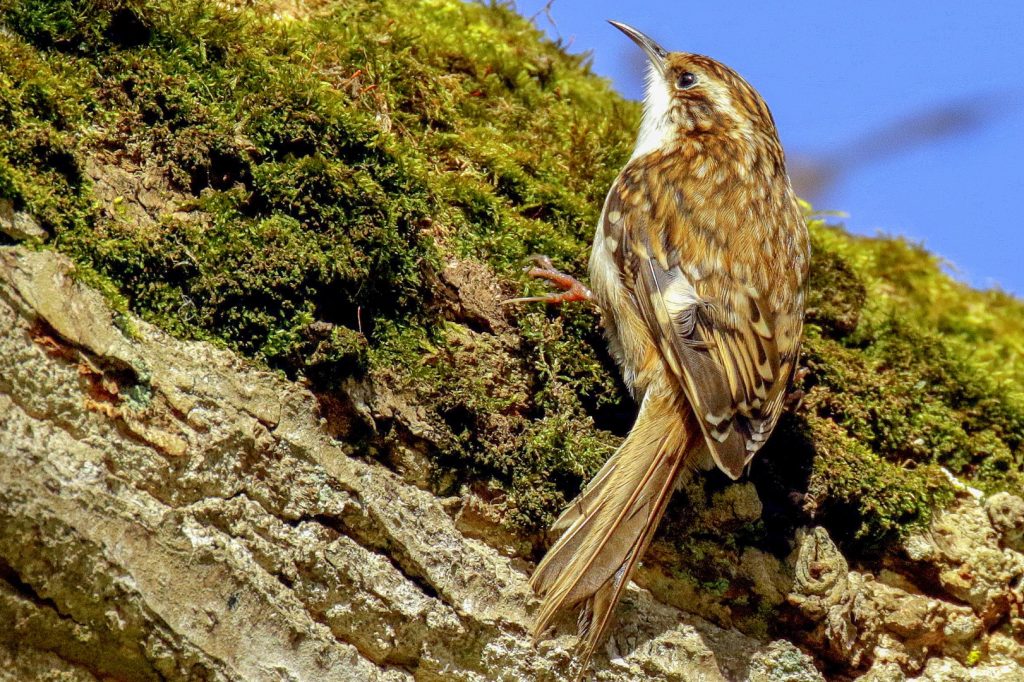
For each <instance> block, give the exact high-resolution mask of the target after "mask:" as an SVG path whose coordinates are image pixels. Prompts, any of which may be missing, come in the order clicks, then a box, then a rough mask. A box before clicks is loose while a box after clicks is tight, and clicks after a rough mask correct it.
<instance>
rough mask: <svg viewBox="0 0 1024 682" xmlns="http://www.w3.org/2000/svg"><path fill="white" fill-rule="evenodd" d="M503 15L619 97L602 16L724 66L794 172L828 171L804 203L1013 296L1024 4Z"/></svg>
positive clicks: (628, 7) (1023, 275)
mask: <svg viewBox="0 0 1024 682" xmlns="http://www.w3.org/2000/svg"><path fill="white" fill-rule="evenodd" d="M515 4H516V7H517V8H518V9H519V11H520V12H521V13H522V14H524V15H526V16H532V15H534V14H537V13H538V12H540V14H538V15H537V17H536V19H535V22H536V24H537V25H538V26H539V27H540V28H542V29H544V30H545V31H547V32H548V33H549V34H550V35H552V36H553V37H558V36H560V37H561V38H562V40H563V41H565V42H569V41H571V43H570V46H569V49H570V51H572V52H584V51H589V52H590V53H591V55H592V59H593V68H594V70H595V71H596V72H597V73H598V74H601V75H603V76H606V77H608V78H610V79H611V80H612V82H613V83H614V85H615V87H616V88H617V89H618V90H619V91H620V92H622V93H623V94H624V95H626V96H627V97H630V98H633V99H639V98H640V96H641V86H642V84H641V79H640V75H639V73H640V72H639V69H640V67H641V64H642V63H643V62H642V59H641V55H640V51H639V50H638V49H637V48H636V47H635V46H634V45H633V44H632V43H631V42H630V41H629V40H628V39H627V38H626V37H625V36H624V35H622V34H621V33H619V32H618V31H617V30H616V29H614V28H613V27H611V26H610V25H608V24H607V23H606V22H605V19H618V20H620V21H624V22H626V23H628V24H631V25H633V26H635V27H636V28H638V29H640V30H641V31H644V32H646V33H647V34H648V35H650V36H651V37H653V38H654V39H656V40H658V41H659V42H660V43H661V44H662V45H663V46H664V47H665V48H666V49H670V50H685V51H688V52H698V53H702V54H707V55H710V56H712V57H715V58H716V59H719V60H720V61H723V62H725V63H727V64H729V65H730V66H732V67H733V68H735V69H736V70H737V71H739V72H740V73H741V74H743V76H744V77H745V78H746V79H747V80H748V81H750V83H751V84H752V85H754V87H755V88H757V89H758V90H759V91H760V92H761V94H762V95H763V96H764V97H765V99H766V100H767V102H768V104H769V106H770V107H771V109H772V112H773V113H774V115H775V119H776V122H777V123H778V127H779V133H780V136H781V137H782V142H783V144H784V145H785V147H786V149H787V153H788V154H789V157H790V162H791V170H792V171H793V174H794V175H795V176H796V175H798V174H800V173H799V170H800V169H805V170H806V169H813V168H815V167H820V168H830V169H837V168H838V169H840V170H841V172H839V173H838V174H837V177H835V178H834V179H833V181H832V182H830V183H827V184H826V186H825V188H824V189H823V190H822V191H820V192H818V193H817V196H815V197H814V200H815V205H816V207H818V208H821V209H831V210H839V211H844V212H846V213H848V214H849V217H848V218H847V219H846V220H845V222H846V225H847V227H848V228H849V229H851V230H852V231H854V232H858V233H862V234H875V233H877V232H879V231H882V232H886V233H889V234H901V235H905V236H907V237H909V238H910V239H912V240H914V241H918V242H923V243H924V245H925V246H926V247H927V248H929V249H930V250H932V251H933V252H935V253H938V254H940V255H941V256H943V257H944V258H946V259H947V260H949V261H950V262H951V263H952V268H953V272H954V274H955V275H956V276H957V277H959V278H961V279H964V280H966V281H968V282H970V283H972V284H973V285H975V286H979V287H989V286H999V287H1001V288H1003V289H1006V290H1008V291H1011V292H1014V293H1016V294H1017V295H1024V267H1022V262H1024V216H1022V210H1021V209H1022V208H1024V2H1020V1H1019V0H1018V1H1016V2H1009V1H1005V0H999V1H995V2H973V3H965V2H949V1H943V2H919V1H903V2H876V1H868V2H859V3H857V2H842V3H839V2H796V1H788V2H787V1H777V2H685V1H680V0H649V1H648V2H633V3H623V2H621V1H619V2H613V1H612V0H590V1H586V0H553V2H552V3H551V4H550V15H551V17H552V18H553V19H554V22H555V25H554V26H553V25H552V24H551V23H550V22H549V20H548V19H547V17H546V16H545V15H544V13H543V12H542V10H543V8H544V6H545V5H546V4H548V3H547V0H516V3H515ZM934 130H938V131H942V132H944V134H942V135H935V134H932V133H931V131H934ZM816 164H817V165H816ZM805 177H806V176H805ZM819 177H820V175H819Z"/></svg>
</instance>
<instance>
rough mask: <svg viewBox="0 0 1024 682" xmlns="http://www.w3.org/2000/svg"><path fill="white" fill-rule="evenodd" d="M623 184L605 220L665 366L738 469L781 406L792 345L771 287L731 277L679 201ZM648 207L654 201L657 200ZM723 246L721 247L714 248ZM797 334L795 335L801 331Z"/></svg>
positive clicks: (716, 447)
mask: <svg viewBox="0 0 1024 682" xmlns="http://www.w3.org/2000/svg"><path fill="white" fill-rule="evenodd" d="M631 191H632V192H637V191H642V190H640V189H638V188H636V186H635V185H634V186H633V187H632V188H627V187H624V186H622V185H620V184H618V183H617V186H616V187H613V188H612V191H611V193H610V194H609V198H608V203H607V205H606V209H605V218H604V225H603V229H605V233H606V234H611V235H614V237H615V238H614V239H612V240H607V241H610V242H611V243H614V244H615V246H616V248H617V249H618V253H617V254H615V255H616V257H617V259H618V263H619V267H620V269H621V273H622V281H623V284H624V285H625V287H626V289H627V290H629V291H630V293H631V294H632V297H633V300H634V302H635V304H636V306H637V308H638V309H639V311H640V314H641V316H642V318H643V319H644V321H645V323H646V325H647V327H648V329H649V331H650V333H651V335H652V337H653V339H654V341H655V343H656V344H657V345H658V348H659V350H660V352H661V356H662V358H663V360H664V362H665V364H666V366H667V367H668V368H669V369H670V370H671V371H672V373H673V374H674V375H675V377H676V378H677V380H678V382H679V384H680V385H681V386H682V388H683V390H684V392H685V394H686V397H687V399H688V400H689V403H690V405H691V407H692V409H693V411H694V414H695V415H696V417H697V421H698V423H699V424H700V427H701V430H702V431H703V433H704V438H705V440H706V441H707V444H708V448H709V449H710V451H711V454H712V456H713V457H714V460H715V463H716V464H717V465H718V466H719V468H721V469H722V471H724V472H725V473H726V474H728V475H729V476H731V477H732V478H738V477H739V476H740V474H742V472H743V468H744V467H745V466H746V464H747V462H749V461H750V459H751V458H752V457H753V456H754V455H755V454H756V453H757V451H758V450H759V449H760V448H761V446H762V445H763V444H764V442H765V441H766V440H767V439H768V436H769V435H770V434H771V432H772V429H773V428H774V427H775V423H776V421H777V420H778V418H779V415H780V413H781V412H782V405H783V399H784V392H785V387H786V384H787V382H788V380H789V375H790V374H791V372H792V366H793V361H794V357H793V356H794V355H795V350H793V349H788V348H787V349H784V352H782V353H780V349H779V343H778V339H777V338H776V334H775V324H774V322H775V321H774V319H773V317H772V315H771V313H770V309H769V307H768V305H767V302H766V300H765V299H764V297H763V296H764V293H765V292H758V291H757V290H756V289H754V288H753V287H752V286H749V285H742V284H740V283H739V282H736V281H734V280H733V279H732V278H731V277H730V276H729V273H728V272H726V271H725V268H724V266H722V265H721V264H715V263H712V262H709V260H710V259H713V258H721V257H722V256H721V253H722V251H723V249H718V250H717V251H716V250H715V249H708V248H706V244H702V243H701V242H700V240H699V239H698V238H697V237H694V238H693V239H688V235H690V234H694V235H696V234H699V232H700V231H699V230H696V229H694V226H692V225H689V224H687V221H688V220H689V219H690V218H689V217H688V213H687V212H686V211H683V210H661V211H659V210H658V207H659V206H663V205H664V202H660V203H659V202H658V201H650V200H649V199H641V198H638V197H636V196H630V192H631ZM652 207H654V208H653V209H652ZM716 254H717V255H716ZM798 337H799V335H797V338H798Z"/></svg>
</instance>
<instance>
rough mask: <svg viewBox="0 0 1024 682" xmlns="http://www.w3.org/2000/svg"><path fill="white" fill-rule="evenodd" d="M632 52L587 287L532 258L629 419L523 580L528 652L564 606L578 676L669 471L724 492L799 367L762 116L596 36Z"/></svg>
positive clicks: (650, 531)
mask: <svg viewBox="0 0 1024 682" xmlns="http://www.w3.org/2000/svg"><path fill="white" fill-rule="evenodd" d="M610 23H611V24H612V25H613V26H615V27H616V28H617V29H619V30H620V31H622V32H623V33H625V34H626V35H627V36H628V37H629V38H630V39H632V40H633V42H635V43H636V44H637V45H638V46H639V47H640V48H641V49H642V50H643V51H644V52H645V53H646V55H647V58H648V68H647V82H646V91H645V95H644V100H643V115H642V119H641V123H640V129H639V133H638V135H637V140H636V145H635V148H634V150H633V154H632V156H631V157H630V159H629V160H628V162H627V163H626V165H625V166H624V167H623V168H622V170H621V172H620V173H619V175H618V177H617V178H616V179H615V181H614V183H613V184H612V186H611V188H610V190H609V192H608V195H607V198H606V199H605V203H604V209H603V211H602V214H601V217H600V220H599V221H598V225H597V229H596V231H595V235H594V241H593V246H592V250H591V256H590V264H589V275H590V286H589V287H588V286H585V285H584V284H582V283H581V282H579V281H578V280H576V279H575V278H574V277H572V276H571V275H567V274H565V273H562V272H560V271H559V270H557V269H555V268H554V266H553V264H552V263H551V261H550V259H548V258H546V257H536V258H535V262H534V266H533V267H532V268H530V270H529V274H530V275H533V276H535V277H540V278H543V279H547V280H549V281H550V282H552V283H553V284H554V285H556V286H557V287H558V288H559V289H561V292H559V293H550V294H548V295H545V296H533V297H524V298H518V299H512V300H513V301H515V302H524V301H545V302H548V303H564V302H567V301H590V302H592V303H594V304H596V305H597V307H598V308H599V310H600V312H601V319H602V324H603V326H604V329H605V333H606V337H607V340H608V344H609V349H610V352H611V355H612V357H613V358H614V359H615V362H616V363H617V365H618V367H619V369H620V371H621V373H622V376H623V379H624V382H625V384H626V386H627V387H628V389H629V390H630V392H631V393H632V395H633V397H634V399H635V400H636V401H637V402H638V403H639V411H638V414H637V418H636V422H635V423H634V425H633V427H632V429H631V430H630V431H629V433H628V435H627V436H626V438H625V440H624V441H623V442H622V444H621V446H620V447H619V448H618V449H617V450H616V451H615V452H614V454H612V456H611V457H610V458H609V459H608V461H607V462H606V463H605V464H604V465H603V467H602V468H601V469H600V470H599V471H598V473H597V474H596V475H595V476H594V478H593V479H592V480H591V481H590V482H589V484H588V485H587V486H586V487H585V488H584V490H583V491H582V492H581V493H580V494H579V496H578V497H576V498H575V499H574V500H573V501H572V502H571V503H570V504H569V506H568V507H567V508H566V509H565V510H564V511H563V512H562V514H561V516H559V517H558V519H557V520H556V521H555V523H554V525H553V526H552V532H553V533H558V534H560V537H559V538H558V540H557V541H556V542H555V543H554V545H553V546H551V548H550V549H549V550H548V552H547V553H546V555H545V556H544V558H543V559H542V560H541V562H540V563H539V564H538V566H537V568H536V569H535V571H534V573H533V575H532V577H531V579H530V583H531V585H532V586H533V588H534V591H535V592H536V594H537V595H538V597H539V598H540V608H539V611H538V614H537V617H536V623H535V626H534V632H533V634H534V639H535V640H539V639H541V638H542V637H543V635H544V633H545V632H547V631H548V629H549V628H550V627H551V625H552V623H553V621H554V619H555V618H556V617H557V616H558V615H559V614H560V613H562V612H564V611H567V610H571V609H574V608H579V616H578V634H579V639H578V644H577V654H578V656H577V660H578V662H579V666H580V673H579V675H580V676H582V675H583V673H584V671H585V670H586V669H587V668H588V666H589V663H590V660H591V658H592V656H593V654H594V652H595V650H596V648H597V646H598V644H599V643H600V642H601V641H602V638H603V635H604V634H605V632H606V631H607V629H608V627H609V624H610V622H611V617H612V614H613V611H614V609H615V606H616V604H617V603H618V602H619V599H620V598H621V596H622V594H623V591H624V589H625V587H626V585H627V584H628V583H629V581H630V579H631V577H632V576H633V574H634V572H635V571H636V568H637V565H638V563H639V561H640V559H641V557H642V556H643V554H644V552H645V551H646V549H647V547H648V545H649V544H650V542H651V539H652V537H653V536H654V533H655V530H656V528H657V526H658V523H659V522H660V520H661V517H662V516H663V515H664V512H665V509H666V506H667V505H668V501H669V499H670V497H671V495H672V492H673V491H674V489H675V488H676V486H677V484H678V483H679V481H680V480H681V479H682V477H683V476H684V474H687V473H688V472H691V471H694V470H695V469H697V468H698V467H705V468H711V467H713V466H715V465H717V467H718V468H719V469H721V470H722V471H723V472H724V473H725V474H726V475H727V476H728V477H729V478H731V479H734V480H735V479H737V478H739V477H740V476H741V475H742V474H743V472H744V470H745V469H746V468H747V466H748V464H749V463H750V461H751V459H752V458H753V457H754V456H755V455H756V454H757V452H758V451H759V450H760V449H761V448H762V447H763V446H764V444H765V442H766V441H767V440H768V437H769V436H770V435H771V433H772V431H773V429H774V428H775V425H776V423H777V422H778V419H779V417H780V415H781V413H782V412H783V410H784V406H785V402H786V396H787V387H788V385H789V383H790V380H791V378H792V375H793V373H794V370H795V368H796V367H797V365H798V356H799V351H800V340H801V334H802V328H803V317H804V315H803V313H804V299H805V289H806V281H807V273H808V266H809V261H810V240H809V236H808V232H807V227H806V224H805V222H804V219H803V214H802V211H801V209H800V205H799V203H798V201H797V198H796V195H795V194H794V191H793V189H792V186H791V184H790V180H789V176H788V175H787V172H786V163H785V156H784V153H783V149H782V145H781V143H780V141H779V136H778V132H777V130H776V126H775V122H774V119H773V118H772V114H771V112H770V111H769V109H768V106H767V105H766V104H765V102H764V100H763V99H762V97H761V96H760V95H759V94H758V92H757V91H756V90H754V88H753V87H751V86H750V85H749V84H748V83H747V81H745V80H744V79H743V78H742V77H741V76H740V75H739V74H738V73H736V71H734V70H733V69H731V68H729V67H727V66H725V65H724V64H722V63H720V62H718V61H716V60H714V59H712V58H710V57H706V56H702V55H698V54H691V53H687V52H668V51H666V50H665V49H663V48H662V47H661V46H660V45H658V44H657V43H656V42H655V41H654V40H652V39H651V38H649V37H648V36H646V35H645V34H643V33H641V32H640V31H638V30H637V29H635V28H633V27H631V26H628V25H626V24H623V23H620V22H616V21H611V22H610Z"/></svg>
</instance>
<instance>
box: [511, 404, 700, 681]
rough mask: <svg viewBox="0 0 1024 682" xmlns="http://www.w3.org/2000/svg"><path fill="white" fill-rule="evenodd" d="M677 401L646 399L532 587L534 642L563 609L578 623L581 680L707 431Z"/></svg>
mask: <svg viewBox="0 0 1024 682" xmlns="http://www.w3.org/2000/svg"><path fill="white" fill-rule="evenodd" d="M690 421H691V418H690V417H689V416H687V411H686V410H685V409H680V406H679V405H678V404H677V403H676V402H675V400H674V399H673V398H672V397H671V396H670V395H665V394H661V395H652V394H650V393H649V394H648V395H647V397H645V399H644V401H643V404H642V405H641V407H640V414H639V415H638V416H637V420H636V424H635V425H634V426H633V429H632V430H631V431H630V432H629V435H628V436H627V437H626V440H625V441H624V442H623V443H622V445H621V446H620V447H619V449H618V450H617V451H616V452H615V454H613V455H612V456H611V458H610V459H609V460H608V462H607V463H606V464H605V465H604V467H603V468H602V469H601V471H600V472H598V474H597V476H595V477H594V480H593V481H592V482H591V483H590V485H588V486H587V488H586V489H585V490H584V491H583V492H582V493H580V495H579V497H577V498H576V500H574V501H573V502H572V503H571V504H570V505H569V507H568V508H567V509H566V510H565V511H564V512H563V513H562V515H561V517H559V519H558V521H556V522H555V525H554V526H553V528H554V529H555V530H561V531H563V533H562V536H561V537H560V538H559V539H558V541H557V542H556V543H555V544H554V546H552V547H551V549H550V550H548V553H547V555H546V556H545V557H544V559H543V561H541V563H540V565H539V566H537V570H536V571H535V572H534V574H533V577H532V578H531V579H530V584H531V585H532V586H533V588H534V590H535V591H536V592H537V594H538V595H539V596H540V597H541V598H542V603H541V608H540V612H539V613H538V616H537V623H536V625H535V627H534V633H533V634H534V638H535V639H536V638H539V637H540V635H541V634H542V633H543V632H544V631H545V630H547V628H548V627H549V626H550V625H551V622H552V620H554V618H555V617H556V616H557V615H558V614H559V613H560V612H561V611H563V610H564V609H568V608H572V607H574V606H576V605H578V604H580V603H583V608H582V610H581V612H580V616H579V636H580V641H579V645H578V647H579V649H580V651H581V654H582V655H581V659H582V660H581V662H580V663H581V668H580V674H581V675H582V673H583V671H585V670H586V669H587V664H588V663H589V661H590V657H591V656H592V655H593V653H594V650H595V649H596V648H597V645H598V643H599V642H600V640H601V637H602V635H603V634H604V632H605V630H606V629H607V627H608V624H609V622H610V620H611V616H612V612H613V611H614V610H615V605H616V604H617V603H618V601H619V598H620V597H621V595H622V592H623V590H624V589H625V587H626V585H627V584H628V583H629V579H630V577H632V575H633V572H634V570H635V569H636V565H637V563H638V562H639V560H640V557H641V556H643V553H644V552H645V551H646V549H647V546H648V545H649V544H650V542H651V538H652V537H653V536H654V531H655V530H656V528H657V526H658V521H660V520H661V517H662V515H663V514H664V513H665V507H666V506H667V504H668V501H669V499H670V497H671V495H672V491H673V489H674V487H675V481H676V478H677V476H678V474H679V471H680V467H681V466H682V465H683V463H684V462H685V461H686V460H687V459H688V458H689V455H690V454H691V452H692V451H693V450H694V449H695V446H696V445H697V444H698V443H702V442H703V438H702V437H701V436H700V430H699V428H698V427H697V426H696V425H695V424H692V423H690Z"/></svg>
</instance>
